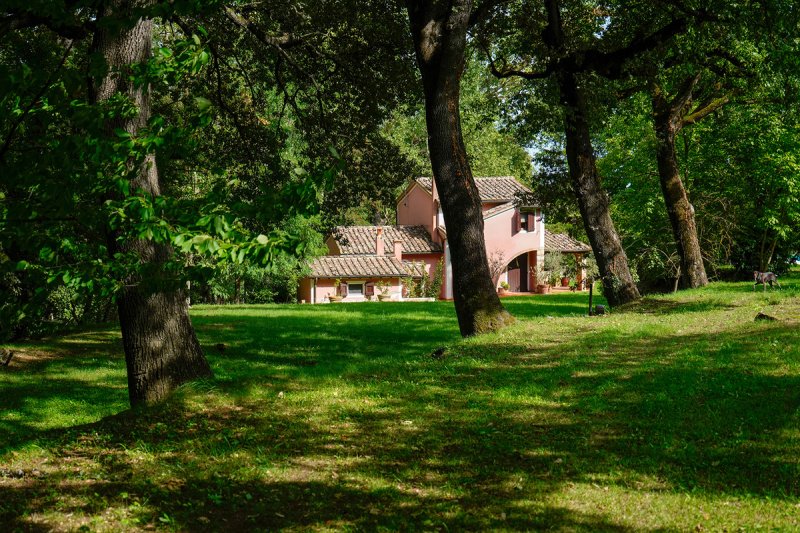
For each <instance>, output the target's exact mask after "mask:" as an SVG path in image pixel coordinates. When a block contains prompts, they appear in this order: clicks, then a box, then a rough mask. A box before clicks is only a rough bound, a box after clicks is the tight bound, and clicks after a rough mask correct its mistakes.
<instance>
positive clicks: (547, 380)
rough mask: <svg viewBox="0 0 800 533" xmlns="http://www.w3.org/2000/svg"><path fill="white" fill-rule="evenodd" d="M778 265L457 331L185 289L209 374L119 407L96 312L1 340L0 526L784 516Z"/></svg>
mask: <svg viewBox="0 0 800 533" xmlns="http://www.w3.org/2000/svg"><path fill="white" fill-rule="evenodd" d="M781 281H782V283H783V286H784V288H783V290H782V291H775V292H767V293H766V294H764V293H762V292H761V291H760V289H759V291H756V292H753V291H752V290H751V284H749V283H738V284H722V283H719V284H712V285H711V286H710V287H708V288H705V289H702V290H697V291H692V292H689V293H680V294H676V295H666V296H657V297H652V298H646V299H645V300H643V301H642V302H641V303H640V304H637V305H635V306H632V307H629V308H627V309H624V310H618V311H615V312H614V313H612V314H610V315H607V316H604V317H593V318H588V317H584V316H582V315H583V313H584V312H585V303H586V298H587V297H586V295H580V294H578V295H576V294H558V295H547V296H539V297H529V298H509V299H504V300H503V303H504V304H506V306H507V308H508V309H509V310H510V311H511V312H512V313H513V314H514V315H516V316H517V317H518V322H517V324H516V325H514V326H513V327H510V328H508V329H506V330H504V331H502V332H501V333H499V334H494V335H487V336H482V337H479V338H473V339H468V340H461V339H459V337H458V330H457V326H456V321H455V315H454V311H453V306H452V303H447V302H437V303H419V304H416V303H408V304H400V303H380V304H379V303H365V304H346V305H319V306H291V305H283V306H277V305H270V306H226V307H212V306H203V307H196V308H195V309H194V310H193V319H194V322H195V325H196V327H197V331H198V335H199V336H200V339H201V342H202V343H203V345H204V346H205V347H206V350H207V353H208V356H209V359H210V361H211V364H212V367H213V369H214V372H215V375H216V379H215V380H214V381H209V382H203V383H194V384H190V385H188V386H186V387H184V388H182V389H181V390H180V391H179V392H178V393H177V394H176V395H175V396H174V397H173V398H171V399H170V400H169V401H168V402H165V403H163V404H161V405H158V406H155V407H151V408H148V409H143V410H139V411H136V412H131V411H130V410H127V390H126V378H125V374H124V361H123V356H122V350H121V343H120V340H119V335H118V333H117V331H116V330H115V329H114V328H113V327H104V328H99V329H92V330H88V331H83V332H77V333H74V334H70V335H65V336H63V337H60V338H54V339H47V340H44V341H40V342H33V343H26V344H19V345H15V346H14V347H13V348H14V349H15V350H17V355H16V356H15V359H14V361H13V362H12V364H11V366H10V367H9V368H7V369H4V370H3V369H0V407H2V409H1V410H0V530H2V531H14V530H33V531H39V530H51V529H52V530H76V529H79V528H83V529H84V530H93V531H94V530H98V531H118V530H137V529H152V528H156V529H165V530H204V531H205V530H211V531H238V530H243V529H262V530H272V529H278V528H283V529H288V530H341V529H353V530H362V529H367V530H397V529H402V530H450V531H454V530H464V529H469V530H486V529H500V530H504V529H507V530H531V529H553V530H559V531H574V530H578V531H581V530H585V531H597V530H609V531H627V530H659V531H672V530H677V531H687V530H695V531H703V530H706V531H724V530H727V531H736V530H739V529H743V530H748V531H750V530H756V529H763V530H800V273H799V272H795V273H794V276H793V277H791V278H782V280H781ZM759 311H763V312H765V313H767V314H769V315H772V316H774V317H775V318H777V320H776V321H758V322H756V321H754V320H753V318H754V316H755V315H756V314H757V313H758V312H759ZM217 343H225V345H226V349H225V350H224V352H223V353H219V352H218V351H217V350H215V348H214V345H215V344H217ZM439 347H446V349H445V351H444V353H443V355H442V356H441V357H433V356H432V355H431V354H432V352H433V351H434V350H435V349H437V348H439Z"/></svg>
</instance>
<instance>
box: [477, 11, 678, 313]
mask: <svg viewBox="0 0 800 533" xmlns="http://www.w3.org/2000/svg"><path fill="white" fill-rule="evenodd" d="M543 17H544V19H545V20H546V23H545V24H544V26H543V27H542V28H541V31H540V35H541V36H542V42H541V45H540V46H539V52H540V53H541V54H542V55H543V56H545V58H546V60H545V61H544V63H545V65H544V68H542V69H540V70H538V71H531V70H524V69H518V68H514V67H511V66H509V65H508V64H505V65H504V66H503V67H501V68H497V66H496V65H495V63H494V61H492V62H491V66H492V71H493V72H494V74H495V75H496V76H498V77H501V78H503V77H512V76H519V77H522V78H525V79H529V80H536V79H546V78H550V77H553V78H554V79H555V85H556V87H557V90H558V95H559V102H560V104H561V107H562V109H563V113H564V133H565V139H566V151H567V162H568V165H569V174H570V178H571V181H572V188H573V191H574V193H575V197H576V198H577V201H578V206H579V208H580V212H581V217H582V219H583V224H584V227H585V229H586V234H587V236H588V237H589V242H590V243H591V245H592V250H593V251H594V255H595V258H596V260H597V264H598V267H599V269H600V274H601V278H602V280H603V292H604V294H605V296H606V298H607V299H608V302H609V304H611V305H620V304H624V303H627V302H631V301H633V300H636V299H638V298H639V291H638V289H637V287H636V283H635V282H634V279H633V276H632V275H631V271H630V267H629V266H628V257H627V255H626V254H625V250H624V249H623V247H622V242H621V241H620V238H619V235H618V234H617V230H616V228H615V227H614V222H613V221H612V219H611V210H610V200H609V197H608V194H607V193H606V191H605V190H604V189H603V186H602V183H601V179H600V174H599V172H598V170H597V161H596V156H595V152H594V148H593V146H592V137H591V127H590V114H589V109H588V108H587V102H586V94H585V86H586V85H587V83H588V81H587V79H586V78H587V76H588V75H589V74H587V73H599V74H601V75H605V76H609V77H613V76H617V75H619V72H620V70H621V68H622V65H623V64H624V62H625V61H626V60H628V59H629V58H630V57H631V56H633V55H635V54H636V53H637V52H638V51H640V50H646V49H648V48H649V47H651V46H653V45H654V44H655V43H657V42H660V41H661V40H662V39H664V38H667V37H669V36H670V35H671V33H672V32H673V31H674V30H673V28H672V26H678V25H676V24H674V23H673V24H671V25H668V26H667V27H665V28H662V29H661V30H660V31H658V32H655V33H653V34H651V35H648V36H647V37H645V38H637V39H634V40H633V42H632V43H630V44H629V45H628V46H627V47H620V48H618V49H617V50H614V51H611V52H605V51H601V50H603V47H601V46H599V45H598V44H597V43H594V46H593V47H592V48H588V49H587V47H585V46H582V45H581V43H576V42H570V41H569V36H570V35H573V36H574V35H582V34H584V33H586V32H585V28H569V30H570V32H569V33H568V32H566V31H565V27H564V22H563V18H562V10H561V5H560V2H559V0H544V12H543ZM589 46H591V45H589Z"/></svg>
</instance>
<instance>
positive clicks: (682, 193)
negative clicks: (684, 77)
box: [652, 78, 708, 289]
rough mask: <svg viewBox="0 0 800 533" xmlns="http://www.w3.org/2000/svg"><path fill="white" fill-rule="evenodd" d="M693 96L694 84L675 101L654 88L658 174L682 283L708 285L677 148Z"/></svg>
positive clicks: (658, 88)
mask: <svg viewBox="0 0 800 533" xmlns="http://www.w3.org/2000/svg"><path fill="white" fill-rule="evenodd" d="M695 80H696V78H695ZM691 86H693V84H691ZM690 97H691V87H689V92H688V95H681V94H679V95H677V96H676V97H675V98H674V99H673V100H672V101H671V102H670V101H667V99H666V98H665V96H664V93H663V91H662V90H661V88H660V87H658V86H657V85H654V88H653V90H652V102H653V125H654V129H655V134H656V159H657V161H658V177H659V181H660V182H661V192H662V194H663V196H664V203H665V204H666V207H667V213H668V214H669V221H670V224H671V225H672V234H673V236H674V238H675V245H676V247H677V250H678V257H679V258H680V263H681V286H682V287H683V288H684V289H694V288H697V287H704V286H706V285H708V277H707V276H706V269H705V266H704V265H703V254H702V252H701V250H700V241H699V239H698V238H697V224H696V223H695V216H694V207H693V206H692V204H691V203H690V202H689V196H688V195H687V194H686V188H685V187H684V186H683V180H681V176H680V169H679V167H678V157H677V152H676V150H675V138H676V136H677V135H678V132H679V131H680V130H681V129H682V127H683V110H684V109H685V106H686V105H687V104H688V102H689V99H690Z"/></svg>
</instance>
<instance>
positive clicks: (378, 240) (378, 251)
mask: <svg viewBox="0 0 800 533" xmlns="http://www.w3.org/2000/svg"><path fill="white" fill-rule="evenodd" d="M375 255H383V228H382V227H380V226H378V234H377V236H376V237H375Z"/></svg>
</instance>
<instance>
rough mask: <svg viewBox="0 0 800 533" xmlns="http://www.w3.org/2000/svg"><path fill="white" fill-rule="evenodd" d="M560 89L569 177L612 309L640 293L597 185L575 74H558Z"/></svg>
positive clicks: (607, 202) (595, 167)
mask: <svg viewBox="0 0 800 533" xmlns="http://www.w3.org/2000/svg"><path fill="white" fill-rule="evenodd" d="M559 89H560V93H561V103H562V105H563V106H564V111H565V119H564V120H565V124H564V131H565V134H566V141H567V162H568V164H569V174H570V178H571V179H572V187H573V190H574V191H575V196H576V198H577V199H578V206H579V207H580V211H581V217H582V218H583V225H584V227H585V228H586V234H587V235H588V237H589V242H590V243H591V245H592V251H593V252H594V255H595V259H596V260H597V266H598V267H599V268H600V275H601V277H602V280H603V294H604V295H605V297H606V299H607V300H608V303H609V304H610V305H612V306H614V305H620V304H624V303H627V302H631V301H633V300H636V299H638V298H639V297H640V296H639V290H638V289H637V288H636V284H635V283H634V281H633V277H632V276H631V271H630V268H629V267H628V257H627V256H626V255H625V250H624V249H623V248H622V243H621V242H620V239H619V236H618V235H617V230H616V228H615V227H614V222H613V221H612V220H611V213H610V211H609V198H608V194H606V192H605V190H604V189H603V186H602V185H601V183H600V175H599V173H598V171H597V162H596V159H595V155H594V150H593V149H592V140H591V135H590V130H589V122H588V119H587V116H586V103H585V102H584V99H583V94H582V92H581V89H580V87H579V85H578V80H577V79H576V74H573V73H571V72H561V73H560V75H559Z"/></svg>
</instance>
